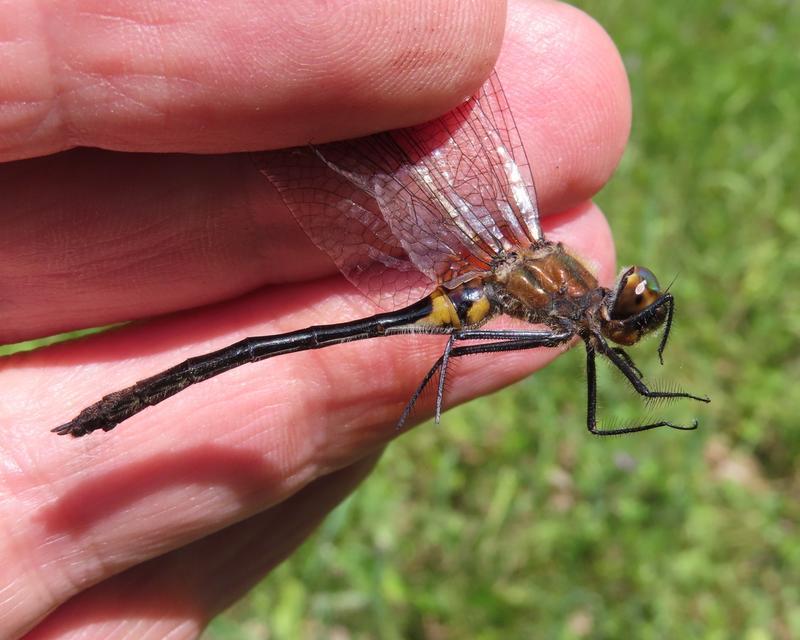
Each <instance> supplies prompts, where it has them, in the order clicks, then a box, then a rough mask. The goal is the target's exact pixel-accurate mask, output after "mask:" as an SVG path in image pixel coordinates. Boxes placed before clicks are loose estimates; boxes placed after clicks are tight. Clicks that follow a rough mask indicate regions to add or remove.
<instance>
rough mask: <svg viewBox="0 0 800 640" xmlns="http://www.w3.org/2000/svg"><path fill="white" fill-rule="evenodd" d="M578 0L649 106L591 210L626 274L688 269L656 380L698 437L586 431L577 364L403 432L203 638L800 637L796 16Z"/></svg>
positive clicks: (567, 361) (788, 10)
mask: <svg viewBox="0 0 800 640" xmlns="http://www.w3.org/2000/svg"><path fill="white" fill-rule="evenodd" d="M577 4H579V5H580V6H582V7H583V8H585V9H586V10H587V11H588V12H589V13H591V14H592V15H594V16H595V17H596V18H597V19H598V20H599V21H600V22H601V24H603V25H604V26H605V27H606V29H607V30H608V31H609V32H610V33H611V35H612V37H613V38H614V39H615V41H616V42H617V44H618V46H619V48H620V50H621V51H622V54H623V57H624V59H625V63H626V66H627V68H628V71H629V74H630V78H631V84H632V89H633V97H634V128H633V133H632V139H631V144H630V147H629V149H628V152H627V154H626V156H625V158H624V160H623V162H622V165H621V167H620V168H619V171H618V172H617V174H616V175H615V177H614V179H613V181H612V182H611V184H609V185H608V187H607V188H606V189H605V190H604V191H603V192H602V193H601V194H600V196H599V197H598V201H599V202H600V204H601V205H602V206H603V208H604V209H605V211H606V212H607V213H608V215H609V218H610V220H611V224H612V226H613V228H614V230H615V233H616V238H617V242H618V249H619V258H620V262H621V263H623V264H630V263H632V262H636V261H639V260H641V261H643V262H645V264H646V265H647V266H648V267H650V268H652V269H653V270H654V271H655V272H656V273H659V274H663V275H662V279H664V280H667V281H668V280H669V279H670V277H671V276H672V275H673V274H677V281H676V283H675V285H674V290H675V293H676V295H677V296H678V316H677V317H678V320H677V324H676V327H675V332H674V336H673V340H672V342H671V344H670V346H669V348H668V350H667V365H666V367H665V368H664V369H663V371H664V373H663V374H662V375H663V377H664V378H665V379H673V380H676V381H679V382H680V384H681V385H682V386H683V387H685V388H687V389H691V390H698V391H700V392H701V393H708V394H709V395H710V396H711V397H712V398H713V403H712V404H711V405H708V406H699V405H698V406H693V407H689V408H688V409H687V411H688V412H689V413H687V417H690V416H691V415H694V414H697V415H698V416H699V417H700V418H701V421H702V425H701V429H700V430H699V431H696V432H693V433H690V434H687V433H678V432H671V431H663V432H654V433H650V434H648V435H646V436H643V437H642V436H639V437H636V436H634V437H628V438H615V439H611V440H610V441H609V440H600V439H597V438H591V437H589V436H588V435H587V434H586V433H585V431H584V430H583V429H582V428H581V426H580V425H581V421H582V420H583V411H584V397H583V393H584V391H583V387H582V380H583V377H582V376H583V373H582V365H583V363H582V357H581V355H580V353H579V350H576V351H575V352H573V353H572V354H570V355H567V356H566V357H563V358H561V359H559V361H558V362H556V363H555V364H554V365H553V366H551V367H549V368H548V369H547V370H546V371H543V372H541V373H539V374H537V375H536V376H534V377H533V378H531V379H530V380H528V381H526V382H524V383H522V384H519V385H517V386H515V387H513V388H511V389H508V390H506V391H503V392H502V393H499V394H496V395H494V396H492V397H489V398H485V399H482V400H480V401H477V402H473V403H471V404H469V405H467V406H465V407H462V408H459V409H457V410H454V411H451V412H449V413H448V414H447V416H446V419H445V420H444V423H443V425H441V426H440V427H433V426H428V427H423V428H421V429H419V430H417V431H416V432H415V433H414V434H412V435H410V436H408V437H404V438H402V439H401V440H400V441H399V442H397V443H396V444H394V445H393V446H392V447H391V448H390V449H389V451H388V452H387V454H386V455H385V457H384V459H383V461H382V463H381V465H380V466H379V468H378V469H377V471H376V472H375V473H374V474H373V476H372V477H371V479H370V480H369V481H368V482H366V483H365V484H364V486H363V487H361V488H360V489H359V491H358V492H357V493H356V494H355V495H354V496H353V497H352V498H351V499H349V500H348V501H347V502H346V503H345V504H343V505H342V506H341V507H340V508H339V509H337V510H336V511H335V512H334V513H333V514H332V515H331V516H330V517H329V518H328V519H327V521H326V522H325V523H324V525H323V526H322V527H321V529H320V531H319V532H318V533H317V534H316V535H315V536H314V537H313V538H312V539H311V540H310V541H309V542H308V543H307V544H305V545H304V546H303V547H302V548H301V549H300V551H299V552H298V553H297V554H296V555H295V556H294V557H293V558H292V559H291V560H290V561H289V562H287V563H286V564H284V565H283V566H281V567H280V568H279V569H278V570H277V571H275V572H274V573H273V574H272V575H271V576H270V577H269V578H267V579H266V580H265V581H264V582H263V583H262V584H261V585H260V586H259V587H258V588H257V589H255V590H254V591H253V592H252V593H251V594H250V596H249V597H248V598H246V599H245V600H244V601H243V602H241V603H239V604H238V605H236V606H235V607H234V608H233V609H231V610H230V611H228V612H226V613H225V614H224V615H222V616H220V617H219V618H217V619H216V620H215V621H214V622H213V623H212V625H211V628H210V629H209V631H208V632H207V637H208V638H213V639H226V638H277V639H283V638H286V639H296V638H332V637H336V638H380V639H382V640H392V639H399V638H434V639H437V640H446V639H450V638H477V639H487V640H489V639H494V638H620V637H636V638H698V637H702V638H728V637H737V638H749V639H753V640H757V639H760V638H793V637H800V580H798V579H797V577H798V576H800V551H798V548H799V547H798V544H797V540H798V534H799V533H800V532H798V523H799V522H800V504H798V500H797V497H796V496H797V495H798V490H800V474H798V472H797V470H796V464H795V461H796V460H797V456H798V453H799V452H800V429H798V428H797V422H798V420H797V414H798V411H800V390H799V389H800V386H798V385H797V383H796V380H797V379H798V377H800V340H798V338H799V337H800V295H798V293H797V288H798V283H800V251H798V249H799V248H800V246H799V245H798V242H797V239H798V237H800V188H798V186H797V185H798V176H800V151H798V150H799V149H800V145H798V140H800V107H798V104H799V103H800V95H799V94H798V86H799V84H798V83H799V82H800V56H798V49H797V43H798V42H800V11H799V9H798V5H796V4H794V3H791V2H779V1H776V0H772V1H759V2H756V1H755V0H752V1H751V2H740V3H734V2H730V1H728V2H723V1H720V2H711V1H706V2H689V1H688V0H678V1H676V2H671V3H643V2H638V1H636V0H605V1H604V2H588V1H587V2H579V3H577ZM654 350H655V345H654V343H653V342H652V341H650V342H649V343H647V344H646V345H645V346H644V347H642V348H640V349H639V350H638V351H637V356H638V357H640V358H641V357H643V353H642V352H644V353H648V354H650V357H649V358H648V357H645V359H644V361H643V363H642V365H643V366H642V368H643V370H644V371H646V372H652V371H654V370H655V369H656V367H657V363H656V360H655V358H654V357H653V354H652V352H653V351H654ZM601 375H603V381H604V383H603V385H602V387H601V391H602V394H603V398H604V410H605V411H607V412H611V413H612V415H613V418H614V419H617V420H620V421H622V420H625V419H632V418H636V417H638V413H637V412H638V411H639V410H640V405H639V404H637V403H636V402H635V401H631V396H630V394H629V392H628V391H627V390H626V389H625V386H626V385H624V384H622V383H621V381H620V380H619V379H618V378H616V377H614V376H612V375H609V372H608V371H607V370H602V371H601ZM669 409H670V415H674V412H673V410H675V411H678V410H679V405H678V404H674V405H670V407H669Z"/></svg>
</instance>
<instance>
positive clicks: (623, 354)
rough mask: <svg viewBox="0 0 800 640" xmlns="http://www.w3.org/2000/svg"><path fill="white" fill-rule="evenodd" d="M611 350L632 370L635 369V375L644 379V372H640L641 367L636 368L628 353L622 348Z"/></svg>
mask: <svg viewBox="0 0 800 640" xmlns="http://www.w3.org/2000/svg"><path fill="white" fill-rule="evenodd" d="M611 350H612V351H613V352H614V353H616V354H617V355H619V356H620V357H621V358H622V359H623V360H625V364H627V365H628V366H629V367H630V368H631V369H633V371H634V373H635V374H636V375H637V376H639V377H640V378H644V376H643V375H642V372H641V371H640V370H639V367H637V366H636V363H634V361H633V359H632V358H631V357H630V356H629V355H628V352H627V351H625V349H623V348H622V347H612V348H611Z"/></svg>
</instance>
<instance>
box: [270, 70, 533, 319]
mask: <svg viewBox="0 0 800 640" xmlns="http://www.w3.org/2000/svg"><path fill="white" fill-rule="evenodd" d="M256 161H257V163H258V165H259V168H260V170H261V171H262V172H263V173H264V174H265V175H266V176H267V177H268V178H269V179H270V180H271V181H272V183H273V184H274V185H275V186H276V188H277V189H278V190H279V192H280V193H281V196H282V197H283V199H284V201H285V202H286V204H287V205H288V206H289V208H290V209H291V210H292V212H293V214H294V215H295V217H296V218H297V220H298V222H299V223H300V225H301V226H302V227H303V229H304V230H305V231H306V233H307V234H308V235H309V237H310V238H311V239H312V240H313V241H314V242H315V243H316V244H317V246H319V247H320V248H322V249H323V250H324V251H326V252H327V253H328V254H329V255H330V256H331V258H332V259H333V260H334V261H335V262H336V264H337V266H338V267H339V268H340V269H341V270H342V272H343V273H344V275H345V276H346V277H348V278H349V279H350V280H351V281H352V282H353V283H354V284H356V286H358V287H359V288H360V289H361V290H362V291H364V292H365V293H367V294H368V295H370V296H371V297H372V298H373V299H376V300H377V301H378V302H379V303H380V304H382V305H383V306H389V305H390V303H399V302H400V301H401V300H403V301H405V300H407V299H408V295H407V294H405V295H404V294H403V293H402V292H399V291H397V289H396V288H395V287H398V286H405V287H406V288H411V289H412V290H413V291H414V295H417V294H419V292H420V291H422V290H424V289H427V290H430V288H432V286H433V285H434V283H441V284H446V285H448V286H455V285H456V284H458V283H460V282H463V281H465V280H467V279H469V278H472V277H473V276H475V275H477V274H480V273H482V272H485V271H487V270H488V269H489V268H490V265H491V261H492V259H493V258H494V257H495V256H496V255H497V254H498V253H500V252H502V251H504V250H508V249H510V248H512V247H514V246H520V245H522V246H527V245H529V244H531V243H533V242H535V241H536V240H539V239H541V237H542V234H541V228H540V227H539V218H538V209H537V204H536V193H535V189H534V185H533V178H532V176H531V172H530V167H529V165H528V162H527V159H526V157H525V152H524V149H523V147H522V143H521V141H520V138H519V134H518V132H517V129H516V126H515V124H514V121H513V118H512V116H511V112H510V110H509V107H508V103H507V102H506V99H505V95H504V94H503V91H502V88H501V87H500V83H499V81H498V79H497V77H496V75H495V74H492V77H491V78H490V79H489V80H488V81H487V82H486V84H484V86H483V87H482V88H481V89H480V91H479V92H478V93H477V94H476V95H475V96H473V97H472V98H470V99H469V100H467V101H466V102H464V103H463V104H462V105H460V106H459V107H457V108H456V109H454V110H453V111H451V112H450V113H448V114H446V115H445V116H443V117H442V118H439V119H438V120H434V121H431V122H428V123H425V124H422V125H418V126H414V127H409V128H406V129H398V130H396V131H389V132H386V133H380V134H376V135H372V136H367V137H364V138H357V139H354V140H345V141H342V142H335V143H330V144H325V145H320V146H316V147H312V148H305V149H300V148H298V149H289V150H282V151H277V152H265V153H261V154H257V156H256ZM393 289H394V290H393Z"/></svg>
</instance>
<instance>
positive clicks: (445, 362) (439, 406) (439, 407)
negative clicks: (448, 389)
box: [434, 335, 456, 424]
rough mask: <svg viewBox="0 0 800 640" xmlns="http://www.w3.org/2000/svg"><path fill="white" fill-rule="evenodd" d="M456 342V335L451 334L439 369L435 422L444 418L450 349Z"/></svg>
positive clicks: (437, 422)
mask: <svg viewBox="0 0 800 640" xmlns="http://www.w3.org/2000/svg"><path fill="white" fill-rule="evenodd" d="M455 342H456V337H455V335H451V336H450V338H449V339H448V340H447V345H445V348H444V353H443V354H442V366H441V368H440V370H439V385H438V386H437V388H436V411H435V413H434V422H435V423H436V424H439V421H440V420H441V419H442V403H443V401H444V379H445V377H447V365H448V364H449V362H450V351H452V349H453V345H454V344H455Z"/></svg>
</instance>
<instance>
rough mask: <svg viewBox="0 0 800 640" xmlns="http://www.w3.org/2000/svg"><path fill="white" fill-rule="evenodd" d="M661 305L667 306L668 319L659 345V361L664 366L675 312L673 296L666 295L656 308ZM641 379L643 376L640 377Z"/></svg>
mask: <svg viewBox="0 0 800 640" xmlns="http://www.w3.org/2000/svg"><path fill="white" fill-rule="evenodd" d="M661 304H665V305H667V318H666V320H665V321H664V332H663V333H662V334H661V342H659V343H658V360H659V362H661V364H662V365H663V364H664V349H665V348H666V346H667V339H668V338H669V330H670V329H671V328H672V314H673V313H674V311H675V299H674V298H673V297H672V295H671V294H669V293H668V294H665V295H664V297H663V298H661V302H660V303H656V305H655V306H660V305H661ZM639 377H640V378H641V377H642V376H639Z"/></svg>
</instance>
